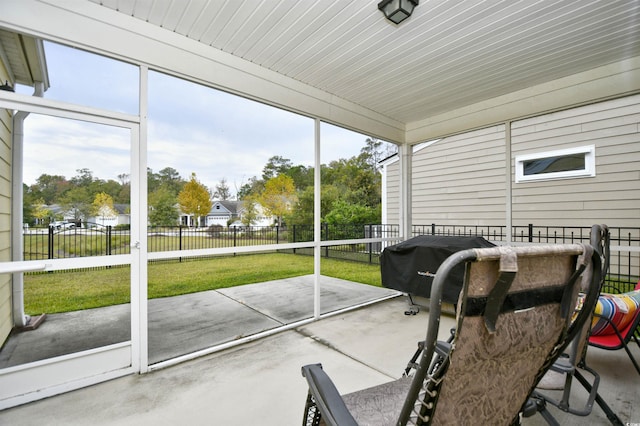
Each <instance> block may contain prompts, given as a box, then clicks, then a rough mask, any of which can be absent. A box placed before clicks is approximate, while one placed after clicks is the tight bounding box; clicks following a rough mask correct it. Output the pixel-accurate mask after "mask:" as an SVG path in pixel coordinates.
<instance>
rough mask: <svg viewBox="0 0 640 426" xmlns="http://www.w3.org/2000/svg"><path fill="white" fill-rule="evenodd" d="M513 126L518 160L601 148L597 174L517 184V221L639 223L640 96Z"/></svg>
mask: <svg viewBox="0 0 640 426" xmlns="http://www.w3.org/2000/svg"><path fill="white" fill-rule="evenodd" d="M512 129H513V130H512V154H513V157H514V159H515V156H517V155H520V154H529V153H537V152H544V151H552V150H556V149H563V148H570V147H578V146H586V145H595V152H596V176H595V177H587V178H573V179H563V180H557V181H535V182H523V183H514V184H513V192H512V194H513V198H512V200H513V207H512V211H513V223H514V225H523V224H526V223H535V224H536V225H567V226H588V225H590V224H593V223H607V224H609V225H611V226H627V227H637V226H640V131H639V130H640V96H638V95H635V96H629V97H626V98H622V99H616V100H612V101H607V102H601V103H598V104H593V105H588V106H585V107H581V108H574V109H571V110H566V111H561V112H557V113H553V114H548V115H545V116H540V117H535V118H531V119H526V120H521V121H518V122H514V123H513V127H512ZM514 164H515V160H514Z"/></svg>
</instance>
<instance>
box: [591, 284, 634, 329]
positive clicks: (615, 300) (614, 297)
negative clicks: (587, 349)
mask: <svg viewBox="0 0 640 426" xmlns="http://www.w3.org/2000/svg"><path fill="white" fill-rule="evenodd" d="M638 309H640V290H634V291H630V292H628V293H622V294H607V293H602V294H600V297H599V298H598V303H597V304H596V309H595V314H596V315H594V317H593V322H592V324H591V334H592V335H596V336H598V335H605V334H614V333H615V331H614V330H613V327H612V326H611V324H610V323H608V322H607V320H606V319H605V318H608V319H609V320H611V322H612V323H613V324H615V326H616V327H617V328H618V330H623V329H624V328H625V327H626V326H627V325H628V324H629V322H631V320H632V319H633V316H634V314H635V313H636V311H637V310H638Z"/></svg>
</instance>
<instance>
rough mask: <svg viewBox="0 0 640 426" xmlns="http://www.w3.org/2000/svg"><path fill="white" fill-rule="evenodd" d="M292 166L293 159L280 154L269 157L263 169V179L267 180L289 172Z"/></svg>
mask: <svg viewBox="0 0 640 426" xmlns="http://www.w3.org/2000/svg"><path fill="white" fill-rule="evenodd" d="M292 166H293V164H292V163H291V160H289V159H287V158H284V157H281V156H279V155H274V156H273V157H271V158H269V160H268V161H267V164H265V166H264V168H263V169H262V179H263V180H264V181H265V182H266V181H268V180H269V179H271V178H273V177H276V176H278V175H282V174H287V172H288V171H289V169H290V168H291V167H292Z"/></svg>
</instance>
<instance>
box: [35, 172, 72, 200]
mask: <svg viewBox="0 0 640 426" xmlns="http://www.w3.org/2000/svg"><path fill="white" fill-rule="evenodd" d="M69 188H70V183H69V182H68V181H67V179H65V177H64V176H59V175H48V174H42V175H40V177H39V178H38V179H36V183H35V184H33V185H31V186H30V187H29V190H30V192H31V193H32V194H33V196H34V197H36V198H41V199H42V200H43V201H44V204H54V203H56V202H58V200H59V199H60V197H61V196H62V195H63V194H64V192H65V191H67V190H69Z"/></svg>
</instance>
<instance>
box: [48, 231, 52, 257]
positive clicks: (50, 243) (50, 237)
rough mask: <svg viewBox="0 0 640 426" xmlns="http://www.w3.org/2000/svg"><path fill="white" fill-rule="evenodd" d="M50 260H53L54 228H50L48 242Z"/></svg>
mask: <svg viewBox="0 0 640 426" xmlns="http://www.w3.org/2000/svg"><path fill="white" fill-rule="evenodd" d="M47 251H48V252H49V253H48V258H49V259H53V226H49V241H47Z"/></svg>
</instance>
